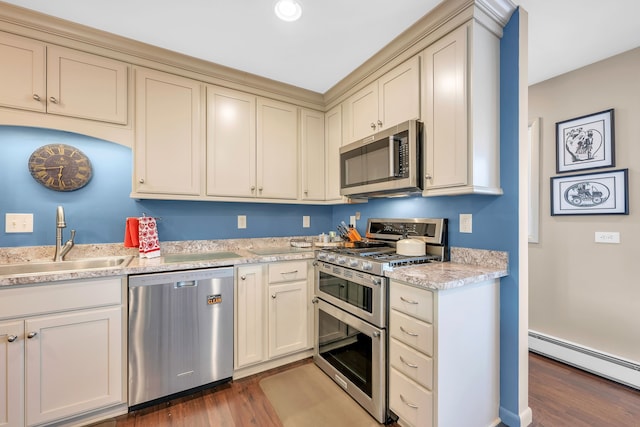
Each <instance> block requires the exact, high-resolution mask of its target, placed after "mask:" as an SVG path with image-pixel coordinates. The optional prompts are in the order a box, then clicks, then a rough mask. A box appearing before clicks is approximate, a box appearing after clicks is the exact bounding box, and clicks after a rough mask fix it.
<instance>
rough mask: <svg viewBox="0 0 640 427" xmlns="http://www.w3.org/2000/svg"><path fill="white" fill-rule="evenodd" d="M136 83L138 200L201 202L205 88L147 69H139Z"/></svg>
mask: <svg viewBox="0 0 640 427" xmlns="http://www.w3.org/2000/svg"><path fill="white" fill-rule="evenodd" d="M135 81H136V88H135V100H136V118H135V146H134V150H133V153H134V173H133V189H134V193H133V196H134V197H136V196H140V197H143V196H144V195H145V194H149V195H156V196H157V197H158V198H168V199H172V198H176V199H180V198H181V197H184V198H190V196H201V195H202V194H203V189H204V157H203V156H204V146H205V121H204V115H203V111H204V85H202V84H201V83H200V82H198V81H195V80H191V79H187V78H185V77H180V76H176V75H173V74H169V73H163V72H160V71H156V70H150V69H146V68H136V69H135ZM163 195H164V196H165V197H162V196H163Z"/></svg>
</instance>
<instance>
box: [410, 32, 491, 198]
mask: <svg viewBox="0 0 640 427" xmlns="http://www.w3.org/2000/svg"><path fill="white" fill-rule="evenodd" d="M499 49H500V45H499V40H498V38H497V37H496V36H495V35H493V34H491V33H490V32H489V31H487V30H486V29H485V28H484V27H482V26H480V25H479V24H477V23H470V24H466V25H463V26H462V27H459V28H458V29H457V30H455V31H453V32H452V33H450V34H448V35H446V36H445V37H443V38H442V39H440V40H438V41H436V42H435V43H434V44H432V45H431V46H429V47H428V48H427V49H425V51H424V53H423V55H422V58H423V74H422V76H423V84H422V90H423V93H422V112H423V114H424V116H423V121H424V124H425V138H424V140H425V142H424V144H425V149H424V164H423V168H424V173H425V176H424V191H423V195H424V196H432V195H433V196H439V195H455V194H469V193H480V194H502V190H501V188H500V159H499V149H500V147H499V135H498V132H499V116H498V114H499V84H500V82H499V64H500V51H499Z"/></svg>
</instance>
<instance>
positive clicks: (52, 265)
mask: <svg viewBox="0 0 640 427" xmlns="http://www.w3.org/2000/svg"><path fill="white" fill-rule="evenodd" d="M132 259H133V257H132V256H113V257H104V258H85V259H74V260H69V261H60V262H54V261H43V262H25V263H19V264H2V265H0V276H11V275H18V274H36V273H52V272H54V273H55V272H60V271H81V270H94V269H102V268H123V267H126V266H127V265H128V264H129V262H131V260H132Z"/></svg>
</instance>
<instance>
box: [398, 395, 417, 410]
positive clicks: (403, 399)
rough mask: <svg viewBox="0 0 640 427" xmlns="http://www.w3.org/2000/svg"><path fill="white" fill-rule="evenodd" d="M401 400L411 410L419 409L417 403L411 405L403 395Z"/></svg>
mask: <svg viewBox="0 0 640 427" xmlns="http://www.w3.org/2000/svg"><path fill="white" fill-rule="evenodd" d="M400 400H402V403H404V404H405V405H407V406H408V407H409V408H413V409H418V405H416V404H415V403H411V402H409V401H407V399H405V398H404V396H403V395H402V394H401V395H400Z"/></svg>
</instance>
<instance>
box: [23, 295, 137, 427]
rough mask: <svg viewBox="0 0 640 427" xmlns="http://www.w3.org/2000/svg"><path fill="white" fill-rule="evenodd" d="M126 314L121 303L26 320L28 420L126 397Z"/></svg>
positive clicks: (45, 418)
mask: <svg viewBox="0 0 640 427" xmlns="http://www.w3.org/2000/svg"><path fill="white" fill-rule="evenodd" d="M122 315H123V314H122V307H121V306H117V307H110V308H103V309H94V310H84V311H76V312H72V313H64V314H60V315H52V316H42V317H36V318H30V319H27V320H26V321H25V331H26V333H27V339H26V346H25V347H26V402H27V410H26V418H27V424H28V425H34V424H40V423H45V422H48V421H52V420H56V419H60V418H63V417H67V416H71V415H75V414H78V413H81V412H85V411H89V410H93V409H98V408H101V407H106V406H109V405H114V404H118V403H124V402H125V401H126V399H125V396H124V394H123V384H122V369H123V362H124V360H123V337H124V334H123V331H122ZM34 333H35V335H34V336H33V337H32V338H28V337H29V334H34Z"/></svg>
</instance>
